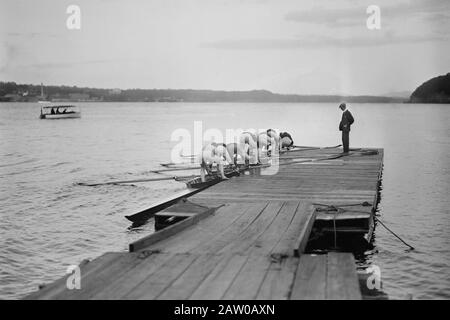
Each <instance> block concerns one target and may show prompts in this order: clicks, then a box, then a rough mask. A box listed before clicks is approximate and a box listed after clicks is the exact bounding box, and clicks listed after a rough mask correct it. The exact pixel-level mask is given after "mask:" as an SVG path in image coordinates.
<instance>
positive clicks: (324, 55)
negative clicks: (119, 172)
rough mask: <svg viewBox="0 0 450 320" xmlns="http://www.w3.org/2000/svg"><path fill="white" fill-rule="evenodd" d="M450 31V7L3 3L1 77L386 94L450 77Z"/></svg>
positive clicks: (407, 1) (348, 2)
mask: <svg viewBox="0 0 450 320" xmlns="http://www.w3.org/2000/svg"><path fill="white" fill-rule="evenodd" d="M71 4H76V5H78V6H79V7H80V9H81V29H80V30H69V29H67V27H66V20H67V18H68V17H69V15H68V14H67V13H66V9H67V7H68V6H69V5H71ZM370 4H376V5H378V6H379V7H380V9H381V29H380V30H369V29H367V27H366V19H367V17H368V14H367V13H366V8H367V6H368V5H370ZM449 34H450V1H448V0H398V1H392V0H391V1H385V0H370V1H365V0H359V1H356V0H344V1H336V0H333V1H324V0H304V1H302V0H292V1H287V0H286V1H284V0H274V1H269V0H267V1H264V0H240V1H239V0H235V1H232V0H227V1H225V0H202V1H200V0H196V1H194V0H179V1H176V0H145V1H144V0H142V1H140V0H129V1H119V0H117V1H114V0H110V1H107V0H87V1H84V0H71V1H65V0H41V1H23V0H0V81H16V82H20V83H40V82H44V84H66V85H78V86H91V87H105V88H115V87H117V88H124V89H125V88H191V89H217V90H252V89H267V90H270V91H273V92H279V93H300V94H317V93H320V94H354V95H356V94H385V93H389V92H396V91H403V90H407V91H411V90H413V89H415V88H416V87H417V86H418V85H420V84H421V83H422V82H424V81H425V80H427V79H429V78H431V77H434V76H437V75H440V74H445V73H447V72H450V54H449V53H450V36H449Z"/></svg>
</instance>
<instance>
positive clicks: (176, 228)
mask: <svg viewBox="0 0 450 320" xmlns="http://www.w3.org/2000/svg"><path fill="white" fill-rule="evenodd" d="M217 209H218V208H211V209H209V210H206V211H204V212H202V213H199V214H197V215H195V216H192V217H189V218H187V219H184V220H182V221H180V222H177V223H175V224H174V225H171V226H169V227H167V228H164V229H162V230H159V231H157V232H155V233H152V234H151V235H149V236H147V237H144V238H142V239H140V240H137V241H135V242H133V243H131V244H130V246H129V251H130V252H135V251H138V250H142V249H144V248H145V247H148V246H149V245H151V244H153V243H155V242H158V241H161V240H162V239H165V238H168V237H170V236H173V235H175V234H177V233H178V232H180V231H181V230H184V229H186V228H187V227H189V226H192V225H193V224H196V223H197V222H198V221H200V220H201V219H204V218H206V217H208V216H210V215H211V214H213V213H214V212H215V211H216V210H217Z"/></svg>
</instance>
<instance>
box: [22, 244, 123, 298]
mask: <svg viewBox="0 0 450 320" xmlns="http://www.w3.org/2000/svg"><path fill="white" fill-rule="evenodd" d="M120 256H121V254H120V253H117V252H107V253H105V254H103V255H101V256H100V257H98V258H96V259H94V260H92V261H89V262H88V263H80V265H79V267H80V273H81V274H82V275H83V276H85V277H86V276H88V275H90V274H94V273H95V272H96V271H97V270H100V269H102V268H104V267H105V266H106V265H109V264H111V263H113V262H114V260H117V259H119V258H120ZM68 277H69V275H65V276H63V277H61V278H59V279H58V280H56V281H55V282H52V283H50V284H47V285H45V287H44V288H42V289H40V290H38V291H36V292H33V293H31V294H30V295H28V296H26V297H25V299H26V300H35V299H52V298H53V297H56V296H57V295H59V294H61V293H62V292H64V291H66V290H67V286H66V282H67V278H68Z"/></svg>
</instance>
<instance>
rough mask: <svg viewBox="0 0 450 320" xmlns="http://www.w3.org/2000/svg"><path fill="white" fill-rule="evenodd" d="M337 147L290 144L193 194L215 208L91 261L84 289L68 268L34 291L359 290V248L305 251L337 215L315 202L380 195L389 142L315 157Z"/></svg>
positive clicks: (344, 295) (365, 211)
mask: <svg viewBox="0 0 450 320" xmlns="http://www.w3.org/2000/svg"><path fill="white" fill-rule="evenodd" d="M338 150H339V149H322V150H310V151H299V152H289V153H286V154H284V155H282V158H281V159H280V164H281V165H280V167H279V170H278V172H277V173H276V174H274V175H262V174H261V173H260V172H254V173H253V174H251V175H242V176H240V177H234V178H232V179H230V180H228V181H224V182H221V183H219V184H217V185H214V186H212V187H211V188H209V189H207V190H204V191H202V192H200V193H198V194H196V195H195V196H192V197H191V198H190V199H189V200H190V201H192V202H194V203H197V204H200V205H204V206H207V207H208V208H210V209H209V210H205V211H204V212H203V213H199V214H197V215H193V216H192V215H191V216H190V217H189V218H187V219H185V220H183V221H181V222H179V223H177V224H175V225H172V226H170V227H168V228H165V229H163V230H161V231H159V232H157V233H155V234H153V235H150V236H148V237H145V238H143V239H142V240H139V241H137V242H135V243H133V244H131V245H130V251H133V252H129V253H106V254H104V255H103V256H101V257H99V258H97V259H94V260H93V261H91V262H89V263H87V264H85V265H82V266H81V289H80V290H76V289H75V290H68V289H67V288H66V280H65V279H66V277H64V278H62V279H60V280H58V281H56V282H54V283H52V284H49V285H47V286H46V287H45V288H43V289H41V290H39V291H37V292H35V293H33V294H31V295H30V296H28V297H27V298H28V299H360V298H361V292H360V290H359V285H358V279H357V276H356V266H355V262H354V259H353V256H352V254H349V253H329V254H328V255H320V256H319V255H306V254H304V253H303V252H304V249H305V247H306V244H307V241H308V237H309V235H310V232H311V228H312V226H313V224H314V222H315V220H316V219H325V220H326V219H329V217H328V216H329V214H325V213H317V212H316V210H315V206H314V205H313V203H321V204H329V205H331V204H332V205H339V204H341V205H342V204H344V205H345V204H354V203H362V202H364V201H367V202H369V203H370V204H373V206H375V205H376V201H377V194H378V193H377V189H378V184H379V178H380V175H381V170H382V159H383V152H382V150H378V154H376V155H361V154H359V155H358V152H355V153H353V154H350V155H347V156H345V157H341V158H338V159H334V160H323V161H315V160H314V161H311V160H312V159H322V158H326V157H329V156H332V155H336V154H337V152H338ZM301 161H310V162H301ZM372 210H373V208H372V207H358V206H356V207H352V208H351V210H350V209H349V210H346V211H345V212H344V213H342V214H345V215H346V216H347V219H348V218H349V217H352V216H353V217H358V216H361V215H362V216H364V217H365V218H368V217H370V216H371V214H372ZM321 216H323V217H322V218H321ZM334 218H336V219H337V217H334ZM344 218H345V217H344Z"/></svg>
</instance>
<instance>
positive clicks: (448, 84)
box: [410, 73, 450, 103]
mask: <svg viewBox="0 0 450 320" xmlns="http://www.w3.org/2000/svg"><path fill="white" fill-rule="evenodd" d="M410 102H412V103H450V73H447V74H446V75H442V76H438V77H434V78H432V79H430V80H428V81H426V82H424V83H423V84H422V85H420V86H419V87H418V88H417V89H416V90H414V92H413V93H412V94H411V98H410Z"/></svg>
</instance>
